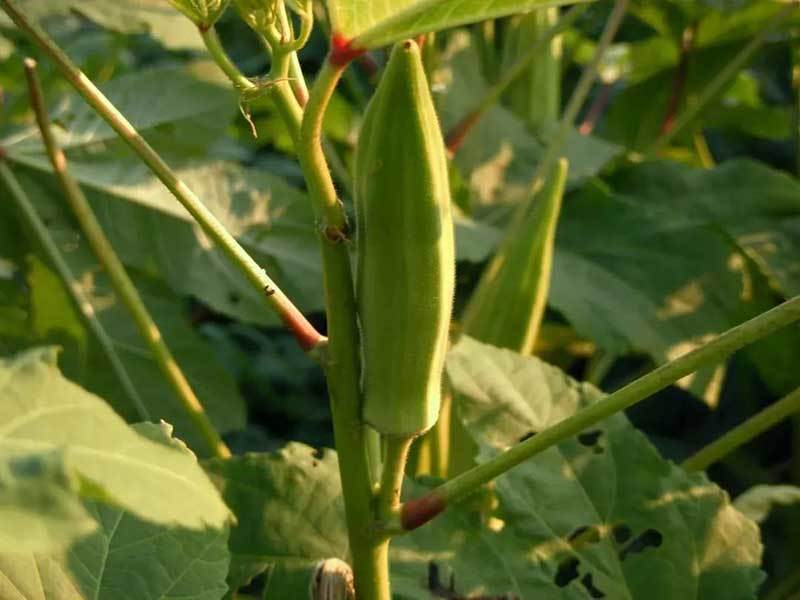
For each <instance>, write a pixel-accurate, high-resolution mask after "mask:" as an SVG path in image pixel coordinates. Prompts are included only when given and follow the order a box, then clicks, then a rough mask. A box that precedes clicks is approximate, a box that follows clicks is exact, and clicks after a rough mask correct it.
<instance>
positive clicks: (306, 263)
mask: <svg viewBox="0 0 800 600" xmlns="http://www.w3.org/2000/svg"><path fill="white" fill-rule="evenodd" d="M98 159H99V157H97V158H96V159H95V161H93V162H91V163H88V162H87V163H81V162H77V161H72V162H71V163H70V171H71V172H72V173H73V174H74V176H75V178H76V179H77V180H78V181H79V182H80V183H81V184H82V185H83V188H84V190H85V191H86V192H87V195H88V197H89V200H90V202H91V203H92V206H93V207H94V208H95V212H96V214H97V217H98V219H99V221H100V223H101V225H102V226H103V229H104V231H105V232H106V235H108V237H109V239H110V240H111V242H112V244H113V245H114V248H115V249H116V250H117V253H118V254H119V255H120V257H121V258H122V259H123V260H124V261H125V263H126V265H128V266H130V267H135V268H137V269H139V270H141V271H142V272H144V273H145V274H148V275H151V276H153V277H158V278H160V279H162V280H164V281H165V282H166V283H167V285H169V286H170V287H171V288H172V289H173V290H175V291H177V292H179V293H182V294H189V295H193V296H196V297H198V298H200V299H201V300H203V301H204V302H205V303H206V304H208V305H209V306H211V307H212V308H213V309H215V310H217V311H219V312H222V313H225V314H228V315H231V316H234V317H236V318H238V319H240V320H245V321H249V322H255V323H263V324H276V323H277V322H278V319H277V317H275V316H274V314H273V313H272V312H271V311H270V310H269V309H268V308H267V306H266V303H265V301H264V297H263V293H261V292H260V291H259V290H254V289H253V288H252V286H250V285H249V284H248V283H247V281H246V280H245V279H244V276H243V275H242V274H241V272H240V271H239V270H238V269H237V268H235V267H234V266H233V265H232V264H231V262H230V260H229V259H228V257H226V256H225V254H224V253H223V252H222V251H220V250H219V249H218V248H217V247H216V246H214V245H213V244H212V243H211V242H210V241H209V240H208V238H207V237H206V236H205V235H204V234H203V233H202V232H201V231H200V229H199V227H198V226H197V225H195V224H194V221H193V220H192V219H191V217H190V215H189V213H188V212H186V211H185V210H184V209H183V207H182V206H181V205H180V204H179V203H178V202H177V200H175V199H174V198H173V197H172V195H171V194H170V193H169V192H168V191H167V190H166V188H164V187H163V185H162V184H161V182H159V181H158V180H156V179H155V177H153V176H152V175H151V174H150V172H149V171H148V170H147V169H146V168H145V167H144V166H142V165H141V164H139V163H138V162H130V161H126V160H119V159H112V160H110V161H109V162H103V161H102V160H98ZM21 160H22V159H19V158H18V163H20V162H21ZM24 161H25V164H26V165H30V167H31V168H33V169H35V170H36V171H38V170H39V169H42V170H44V169H46V161H45V159H44V157H34V156H30V155H28V156H26V157H25V159H24ZM176 171H177V173H178V175H179V176H180V177H181V178H182V179H183V180H184V181H185V182H186V183H187V184H188V185H189V186H190V187H191V188H192V189H193V190H194V191H195V192H196V193H197V194H198V195H199V196H200V198H202V200H203V202H204V203H205V204H206V206H208V207H209V209H211V210H212V211H213V212H214V213H215V215H216V216H217V218H218V219H219V220H220V221H221V222H222V223H223V224H224V225H225V226H226V227H227V228H228V230H229V231H230V232H231V233H232V234H234V235H235V236H236V237H237V238H238V239H239V241H240V242H241V243H242V244H243V245H244V246H245V248H246V249H247V250H248V251H249V252H250V253H251V254H252V255H253V257H254V258H255V259H256V260H257V261H258V262H259V263H261V264H263V265H264V266H265V268H266V269H267V271H268V273H269V274H270V276H271V277H272V278H273V279H275V280H276V282H277V283H278V285H280V287H281V288H282V289H284V291H285V292H286V293H287V294H288V295H289V296H290V297H291V298H292V299H293V301H294V302H295V303H296V304H298V305H299V306H301V307H302V308H303V309H305V310H313V309H317V308H320V307H321V303H322V298H323V295H322V289H321V287H322V282H321V278H320V276H319V258H318V256H317V254H318V250H317V245H316V239H315V234H314V225H313V218H312V216H311V211H310V205H309V204H308V202H307V201H306V198H305V197H304V196H303V195H302V194H301V193H299V192H298V191H297V190H296V189H294V188H292V187H290V186H288V185H287V184H286V183H284V182H283V181H281V180H280V179H278V178H277V177H274V176H271V175H269V174H267V173H264V172H260V171H256V170H254V169H246V168H243V167H239V166H236V165H234V164H232V163H226V162H222V161H203V162H195V163H192V164H190V165H187V166H186V167H185V168H180V169H177V170H176ZM19 173H20V178H21V180H22V182H23V184H24V185H25V188H26V190H28V192H29V194H30V195H31V196H32V200H33V201H34V203H35V204H36V207H37V209H38V210H39V212H40V214H42V215H43V216H44V217H49V218H55V217H57V216H58V215H63V209H62V208H61V206H60V203H61V202H60V196H59V195H58V194H59V192H58V191H57V188H56V187H55V182H54V181H51V180H46V181H42V180H41V177H40V176H38V175H37V174H35V172H34V171H31V170H22V169H20V170H19ZM37 188H38V189H37ZM58 223H59V225H61V224H64V226H66V223H67V220H66V217H65V216H62V218H61V219H59V221H58ZM65 230H66V228H65Z"/></svg>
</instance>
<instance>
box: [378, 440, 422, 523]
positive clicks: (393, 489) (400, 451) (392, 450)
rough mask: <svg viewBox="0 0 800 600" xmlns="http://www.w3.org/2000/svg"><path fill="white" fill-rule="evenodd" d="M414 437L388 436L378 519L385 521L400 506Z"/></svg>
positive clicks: (379, 496) (379, 495) (379, 493)
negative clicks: (409, 452)
mask: <svg viewBox="0 0 800 600" xmlns="http://www.w3.org/2000/svg"><path fill="white" fill-rule="evenodd" d="M413 442H414V438H413V437H400V436H387V437H386V458H385V460H384V461H383V473H382V474H381V486H380V489H379V491H378V518H379V519H385V518H386V517H388V516H389V515H391V513H392V511H395V510H397V508H398V507H399V506H400V492H401V491H402V489H403V476H404V475H405V469H406V462H407V460H408V451H409V450H410V449H411V444H412V443H413Z"/></svg>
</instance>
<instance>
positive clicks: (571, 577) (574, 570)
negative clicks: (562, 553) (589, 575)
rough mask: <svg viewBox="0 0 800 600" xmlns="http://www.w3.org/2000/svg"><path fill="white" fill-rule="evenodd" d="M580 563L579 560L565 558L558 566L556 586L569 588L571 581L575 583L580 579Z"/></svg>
mask: <svg viewBox="0 0 800 600" xmlns="http://www.w3.org/2000/svg"><path fill="white" fill-rule="evenodd" d="M579 564H580V562H578V559H577V558H572V557H570V558H565V559H564V560H562V561H561V562H560V563H559V564H558V571H556V577H555V580H554V581H555V584H556V585H557V586H558V587H562V588H563V587H567V586H568V585H569V582H570V581H575V580H576V579H577V578H578V565H579Z"/></svg>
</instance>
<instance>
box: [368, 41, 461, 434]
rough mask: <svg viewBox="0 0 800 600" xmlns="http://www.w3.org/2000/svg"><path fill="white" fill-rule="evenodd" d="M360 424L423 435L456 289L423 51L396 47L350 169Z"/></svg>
mask: <svg viewBox="0 0 800 600" xmlns="http://www.w3.org/2000/svg"><path fill="white" fill-rule="evenodd" d="M355 204H356V218H357V228H358V231H357V234H358V238H357V257H358V270H357V300H358V311H359V323H360V326H361V335H362V342H361V344H362V388H363V393H364V405H363V417H364V419H365V421H366V422H367V423H369V424H370V425H372V426H373V427H374V428H375V429H377V430H378V431H379V432H381V433H383V434H390V435H400V436H409V435H416V434H418V433H420V432H422V431H425V430H427V429H429V428H430V427H431V426H433V424H434V423H435V422H436V419H437V417H438V414H439V402H440V393H441V392H440V388H441V377H442V369H443V365H444V356H445V352H446V350H447V334H448V329H449V324H450V315H451V310H452V303H453V289H454V286H455V248H454V240H453V222H452V217H451V214H450V187H449V181H448V171H447V157H446V155H445V148H444V141H443V139H442V133H441V130H440V128H439V121H438V118H437V116H436V111H435V109H434V105H433V100H432V98H431V95H430V91H429V88H428V82H427V79H426V77H425V71H424V68H423V64H422V60H421V54H420V49H419V47H418V46H417V44H416V43H415V42H413V41H411V40H407V41H404V42H401V43H399V44H397V45H396V46H395V47H394V49H393V51H392V54H391V57H390V58H389V62H388V64H387V66H386V70H385V72H384V74H383V76H382V78H381V81H380V83H379V85H378V88H377V90H376V92H375V95H374V96H373V98H372V99H371V101H370V103H369V106H368V107H367V110H366V113H365V116H364V123H363V126H362V130H361V135H360V138H359V142H358V149H357V151H356V162H355Z"/></svg>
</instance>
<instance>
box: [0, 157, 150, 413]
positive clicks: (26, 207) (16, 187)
mask: <svg viewBox="0 0 800 600" xmlns="http://www.w3.org/2000/svg"><path fill="white" fill-rule="evenodd" d="M0 179H1V180H2V181H3V183H5V186H6V188H7V189H8V192H9V194H10V196H11V199H12V200H13V201H14V202H15V203H16V205H17V208H18V209H19V213H20V214H21V215H22V217H23V218H24V219H25V221H26V222H27V223H28V225H29V226H30V230H31V231H32V232H33V234H34V236H35V237H36V241H37V242H38V243H39V245H40V246H41V247H42V249H43V250H44V252H45V255H46V256H47V259H48V260H49V261H50V264H51V265H52V266H53V268H55V270H56V273H58V276H59V277H60V278H61V281H62V282H64V286H65V287H66V288H67V291H68V292H69V295H70V296H71V297H72V301H73V302H74V303H75V306H76V307H77V309H78V312H80V314H81V316H82V317H83V319H84V321H85V322H86V326H87V327H88V328H89V330H90V331H91V332H92V334H94V337H95V338H96V339H97V343H98V344H100V348H102V350H103V353H104V354H105V355H106V357H107V358H108V362H109V363H111V368H112V369H113V370H114V374H115V375H116V376H117V379H118V380H119V382H120V385H121V386H122V389H123V390H124V392H125V394H126V395H127V396H128V398H129V399H130V401H131V403H132V404H133V407H134V409H135V410H136V413H137V414H138V415H139V418H140V419H141V420H142V421H149V420H150V419H151V417H150V412H149V411H148V410H147V407H146V406H145V405H144V402H143V401H142V397H141V396H140V395H139V392H138V391H137V390H136V386H135V385H134V383H133V381H132V380H131V377H130V375H128V371H127V370H126V368H125V363H124V362H123V361H122V359H121V358H120V357H119V355H118V354H117V351H116V349H115V348H114V342H113V341H112V340H111V336H110V335H109V334H108V332H106V329H105V327H103V324H102V323H101V322H100V320H99V319H98V318H97V315H96V314H95V312H94V307H93V306H92V302H91V300H90V299H89V297H88V296H87V295H86V292H84V290H83V287H81V284H80V282H79V281H78V280H77V278H76V277H75V275H74V274H73V273H72V270H71V269H70V268H69V264H68V263H67V260H66V259H65V258H64V256H63V255H62V254H61V250H59V248H58V246H57V245H56V243H55V241H53V238H52V237H50V232H49V231H48V230H47V227H46V226H45V224H44V223H43V222H42V220H41V219H40V218H39V215H38V213H37V212H36V208H35V207H34V206H33V202H31V200H30V198H28V195H27V194H26V193H25V190H23V189H22V186H21V185H20V184H19V181H17V178H16V177H15V176H14V173H13V172H12V171H11V169H9V168H8V165H6V164H5V162H3V161H2V160H0Z"/></svg>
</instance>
